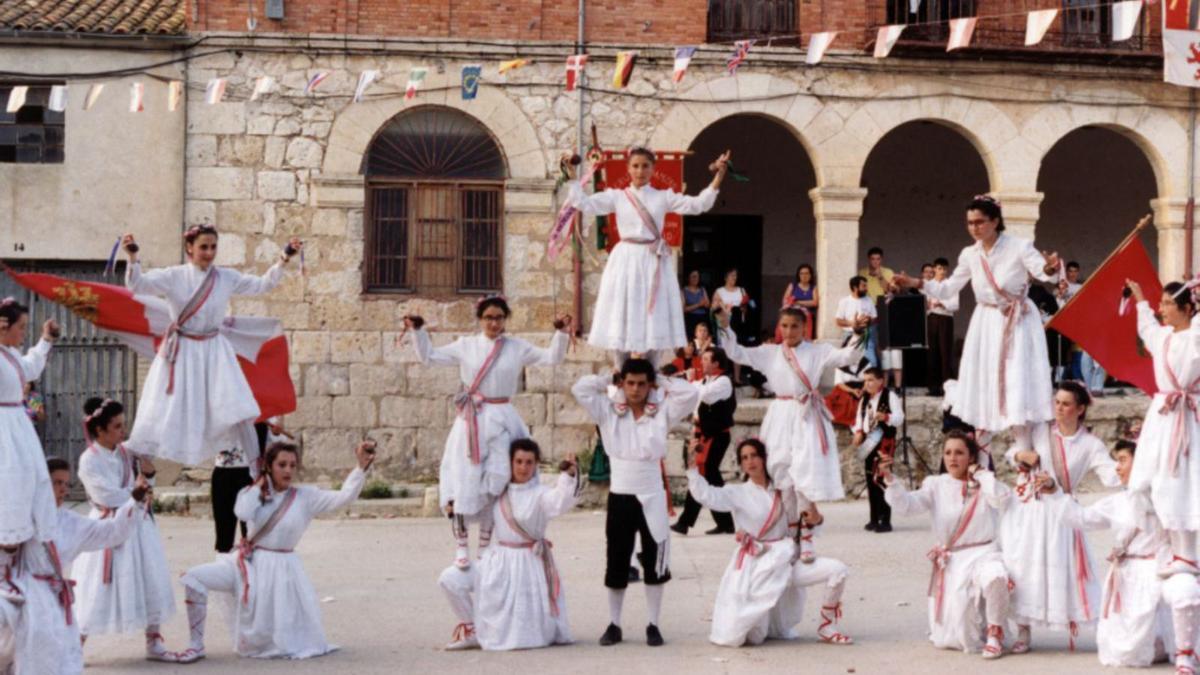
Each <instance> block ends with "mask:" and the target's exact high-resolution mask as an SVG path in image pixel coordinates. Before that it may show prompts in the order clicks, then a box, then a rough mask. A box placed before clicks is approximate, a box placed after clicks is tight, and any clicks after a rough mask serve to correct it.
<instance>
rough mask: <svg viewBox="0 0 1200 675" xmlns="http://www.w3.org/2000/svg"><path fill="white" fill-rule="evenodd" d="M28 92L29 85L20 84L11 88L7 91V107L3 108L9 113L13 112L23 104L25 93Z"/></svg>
mask: <svg viewBox="0 0 1200 675" xmlns="http://www.w3.org/2000/svg"><path fill="white" fill-rule="evenodd" d="M28 93H29V87H27V86H25V85H23V84H21V85H17V86H15V87H13V88H12V91H10V92H9V93H8V107H6V108H5V110H6V111H8V112H9V113H15V112H17V111H18V110H20V109H21V106H23V105H25V95H26V94H28Z"/></svg>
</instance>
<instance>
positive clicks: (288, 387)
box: [5, 267, 296, 419]
mask: <svg viewBox="0 0 1200 675" xmlns="http://www.w3.org/2000/svg"><path fill="white" fill-rule="evenodd" d="M5 271H7V272H8V274H9V276H11V277H12V278H13V281H16V282H17V283H18V284H20V285H21V286H24V287H25V288H28V289H29V290H31V291H33V292H34V293H37V294H38V295H40V296H42V297H43V298H46V299H47V300H49V301H51V302H54V303H57V304H59V305H62V306H63V307H66V308H67V309H69V310H71V313H72V314H74V315H75V316H78V317H79V318H81V319H84V320H85V321H88V322H90V323H92V324H94V325H95V326H96V327H97V328H99V329H101V330H104V331H107V332H109V333H112V334H113V335H114V336H115V337H116V338H117V339H119V340H120V341H121V342H124V343H125V344H127V345H129V346H130V347H131V348H132V349H133V350H134V351H135V352H137V353H138V354H141V355H142V356H148V357H152V356H153V355H154V352H155V350H156V349H157V347H158V342H159V340H160V339H161V337H162V334H163V332H164V331H165V329H166V327H167V326H168V325H170V322H171V318H170V315H169V314H168V313H167V307H166V303H165V302H163V301H162V300H161V299H159V298H153V297H148V296H142V295H134V294H133V292H132V291H130V290H129V289H127V288H124V287H122V286H113V285H110V284H100V283H95V282H92V281H77V280H74V279H66V278H63V277H59V276H55V275H53V274H38V273H25V274H20V273H17V272H14V271H13V270H11V269H9V268H7V267H6V268H5ZM272 324H278V322H277V321H275V320H273V319H258V318H246V319H242V318H240V317H239V319H238V321H237V322H236V325H238V326H239V327H244V328H231V329H230V330H242V332H241V333H239V339H238V340H237V341H236V344H235V351H236V352H238V363H239V365H241V367H242V373H243V374H244V375H245V376H246V382H247V383H248V384H249V385H250V390H251V391H252V392H253V393H254V400H255V401H257V402H258V407H259V409H260V410H261V412H262V417H261V418H260V419H267V418H269V417H272V416H275V415H285V414H287V413H290V412H292V411H294V410H295V409H296V389H295V387H294V386H293V385H292V378H291V376H290V375H289V374H288V344H287V339H286V338H285V337H284V336H283V335H282V334H278V330H277V327H276V329H275V330H272ZM223 330H225V329H223ZM247 352H248V353H247Z"/></svg>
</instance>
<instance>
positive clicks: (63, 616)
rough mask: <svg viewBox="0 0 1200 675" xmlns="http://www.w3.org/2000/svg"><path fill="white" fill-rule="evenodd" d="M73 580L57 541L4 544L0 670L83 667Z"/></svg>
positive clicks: (14, 674) (11, 674) (74, 674)
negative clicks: (64, 568)
mask: <svg viewBox="0 0 1200 675" xmlns="http://www.w3.org/2000/svg"><path fill="white" fill-rule="evenodd" d="M42 466H43V468H44V467H45V462H44V461H43V463H42ZM70 583H71V582H70V581H69V580H68V579H67V578H66V577H65V576H64V575H63V566H62V557H61V556H60V555H59V554H58V548H57V545H56V543H55V542H54V541H45V542H43V541H37V540H36V539H29V540H27V541H25V542H24V543H23V544H21V545H18V546H7V545H5V546H0V673H4V674H5V675H79V673H81V672H83V650H82V649H81V647H80V643H79V631H78V630H77V629H76V628H75V625H74V621H75V617H74V613H73V611H72V607H71V601H72V596H71V585H70Z"/></svg>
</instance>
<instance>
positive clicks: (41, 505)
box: [0, 298, 59, 546]
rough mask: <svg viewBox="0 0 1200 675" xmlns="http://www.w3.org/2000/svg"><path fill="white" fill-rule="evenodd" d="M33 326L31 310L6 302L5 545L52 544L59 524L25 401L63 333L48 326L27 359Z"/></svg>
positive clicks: (2, 373) (1, 539)
mask: <svg viewBox="0 0 1200 675" xmlns="http://www.w3.org/2000/svg"><path fill="white" fill-rule="evenodd" d="M28 327H29V308H28V307H26V306H25V305H22V304H21V303H19V302H17V301H16V300H14V299H12V298H5V299H4V300H0V495H2V498H0V546H17V545H19V544H22V543H24V542H25V541H27V540H29V539H31V538H33V539H36V540H37V541H43V542H44V541H50V540H51V539H53V538H54V525H55V522H57V519H56V517H55V515H54V511H55V509H54V493H53V491H52V490H51V489H50V476H49V475H48V474H47V473H46V454H45V452H44V451H43V450H42V443H41V441H40V440H38V435H37V431H36V430H35V429H34V428H33V423H32V422H30V421H29V415H27V414H25V406H24V405H23V403H22V399H23V398H24V396H25V383H26V382H31V381H33V380H36V379H37V378H39V377H41V375H42V370H43V369H44V368H45V367H46V357H47V356H49V354H50V346H51V345H52V344H53V343H54V340H55V339H56V338H57V337H58V331H59V328H58V324H57V323H55V322H54V320H53V319H51V320H49V321H47V322H46V323H45V324H44V325H43V326H42V339H41V340H39V341H38V343H37V344H36V345H35V346H34V347H33V348H31V349H30V350H29V351H28V352H26V353H25V354H22V353H21V351H20V346H21V343H22V342H24V341H25V330H26V329H27V328H28Z"/></svg>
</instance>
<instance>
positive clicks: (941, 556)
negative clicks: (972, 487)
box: [926, 490, 991, 624]
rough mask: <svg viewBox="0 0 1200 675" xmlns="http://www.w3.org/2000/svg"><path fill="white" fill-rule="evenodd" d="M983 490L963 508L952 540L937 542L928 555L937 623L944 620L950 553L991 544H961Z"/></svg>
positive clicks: (986, 542) (985, 542)
mask: <svg viewBox="0 0 1200 675" xmlns="http://www.w3.org/2000/svg"><path fill="white" fill-rule="evenodd" d="M982 493H983V490H979V491H977V492H976V493H975V496H974V497H972V498H971V501H969V502H967V504H966V506H965V507H964V508H963V512H962V513H961V514H960V515H959V517H958V524H957V525H956V526H955V528H954V533H953V534H951V535H950V540H949V541H947V542H946V544H945V545H944V546H943V545H942V544H937V545H935V546H934V547H933V548H931V549H929V553H927V554H926V557H927V558H929V562H930V563H932V564H933V571H932V573H931V574H930V575H929V596H930V597H932V598H934V619H935V620H936V621H937V623H939V624H940V623H941V622H942V604H943V601H944V600H945V597H946V566H947V565H949V564H950V554H951V553H954V552H956V551H961V550H963V549H968V548H975V547H977V546H984V545H987V544H990V543H991V542H990V541H981V542H978V543H974V544H959V543H958V542H959V540H961V539H962V537H963V534H965V533H966V531H967V526H968V525H970V524H971V520H972V519H973V518H974V517H975V510H976V508H977V507H978V506H979V499H980V495H982Z"/></svg>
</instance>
